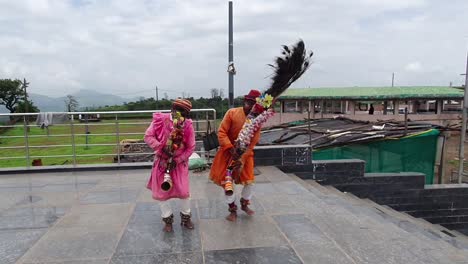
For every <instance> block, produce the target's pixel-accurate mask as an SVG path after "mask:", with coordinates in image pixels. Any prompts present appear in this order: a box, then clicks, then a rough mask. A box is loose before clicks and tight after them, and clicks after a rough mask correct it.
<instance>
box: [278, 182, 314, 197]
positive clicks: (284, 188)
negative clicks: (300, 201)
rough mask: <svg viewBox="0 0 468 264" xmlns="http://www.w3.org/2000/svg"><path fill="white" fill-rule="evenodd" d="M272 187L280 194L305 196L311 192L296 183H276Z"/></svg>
mask: <svg viewBox="0 0 468 264" xmlns="http://www.w3.org/2000/svg"><path fill="white" fill-rule="evenodd" d="M272 185H273V186H274V187H275V189H276V190H277V191H278V193H280V194H305V193H308V192H309V190H307V189H306V188H305V187H304V186H302V185H301V184H299V183H298V182H296V181H284V182H275V183H272Z"/></svg>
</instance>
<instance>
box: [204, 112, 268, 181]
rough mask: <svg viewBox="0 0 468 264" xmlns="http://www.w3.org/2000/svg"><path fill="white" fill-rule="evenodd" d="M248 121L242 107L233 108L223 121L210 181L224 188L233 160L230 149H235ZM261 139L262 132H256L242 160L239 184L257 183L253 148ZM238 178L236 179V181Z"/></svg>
mask: <svg viewBox="0 0 468 264" xmlns="http://www.w3.org/2000/svg"><path fill="white" fill-rule="evenodd" d="M245 119H246V115H245V113H244V110H243V108H242V107H237V108H232V109H229V111H227V112H226V114H225V115H224V118H223V121H222V122H221V125H220V127H219V130H218V140H219V145H220V149H219V150H218V152H217V153H216V156H215V158H214V160H213V165H212V166H211V171H210V179H211V180H212V181H213V182H214V183H216V184H218V185H220V186H222V182H223V181H224V178H225V176H226V169H227V166H228V162H229V159H230V158H231V156H232V155H231V153H230V149H231V148H232V147H234V141H235V140H236V139H237V135H239V132H240V131H241V129H242V126H243V125H244V122H245ZM259 139H260V130H258V131H257V132H255V134H254V136H253V138H252V140H251V141H250V145H249V147H248V148H247V150H246V151H245V153H244V154H243V155H242V157H241V160H242V163H243V166H242V171H241V172H240V177H239V179H240V180H239V182H236V183H237V184H243V185H245V184H250V183H253V182H255V178H254V153H253V148H254V147H255V145H256V144H257V143H258V140H259ZM235 178H236V177H234V179H235Z"/></svg>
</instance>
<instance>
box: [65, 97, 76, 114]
mask: <svg viewBox="0 0 468 264" xmlns="http://www.w3.org/2000/svg"><path fill="white" fill-rule="evenodd" d="M65 106H66V107H67V112H75V111H76V110H77V108H78V106H79V103H78V101H77V100H76V99H75V97H74V96H73V95H67V99H65Z"/></svg>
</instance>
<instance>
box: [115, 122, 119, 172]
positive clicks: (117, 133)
mask: <svg viewBox="0 0 468 264" xmlns="http://www.w3.org/2000/svg"><path fill="white" fill-rule="evenodd" d="M115 136H116V139H117V164H119V166H120V130H119V117H118V114H115Z"/></svg>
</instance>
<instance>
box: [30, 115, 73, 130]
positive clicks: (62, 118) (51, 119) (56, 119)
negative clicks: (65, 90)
mask: <svg viewBox="0 0 468 264" xmlns="http://www.w3.org/2000/svg"><path fill="white" fill-rule="evenodd" d="M67 121H68V115H67V114H65V113H51V112H41V113H39V115H38V116H37V119H36V125H38V126H40V127H41V128H46V127H49V126H51V125H54V124H63V123H65V122H67Z"/></svg>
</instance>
